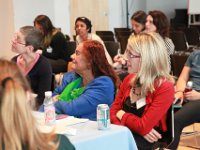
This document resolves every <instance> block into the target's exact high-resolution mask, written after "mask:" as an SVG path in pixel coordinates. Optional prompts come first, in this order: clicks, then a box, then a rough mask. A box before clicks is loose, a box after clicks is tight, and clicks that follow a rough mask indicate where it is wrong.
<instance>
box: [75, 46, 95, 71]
mask: <svg viewBox="0 0 200 150" xmlns="http://www.w3.org/2000/svg"><path fill="white" fill-rule="evenodd" d="M84 50H85V49H84V48H83V44H82V43H80V44H79V45H78V46H77V48H76V50H75V53H74V54H73V55H72V56H71V57H72V69H73V70H74V71H75V72H76V73H78V74H79V75H81V74H82V73H84V71H86V70H89V69H90V68H91V67H90V64H89V62H88V60H87V59H86V57H85V55H84V53H83V51H84Z"/></svg>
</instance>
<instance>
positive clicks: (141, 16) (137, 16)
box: [131, 10, 147, 31]
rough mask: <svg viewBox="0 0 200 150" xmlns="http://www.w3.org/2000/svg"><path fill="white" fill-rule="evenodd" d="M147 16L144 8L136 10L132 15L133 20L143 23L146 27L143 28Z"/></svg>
mask: <svg viewBox="0 0 200 150" xmlns="http://www.w3.org/2000/svg"><path fill="white" fill-rule="evenodd" d="M146 18H147V14H146V13H145V12H144V11H142V10H138V11H136V12H135V13H134V14H133V15H132V16H131V20H135V21H136V22H138V23H140V24H142V25H143V26H144V28H143V29H142V31H143V30H145V23H146Z"/></svg>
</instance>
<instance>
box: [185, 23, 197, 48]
mask: <svg viewBox="0 0 200 150" xmlns="http://www.w3.org/2000/svg"><path fill="white" fill-rule="evenodd" d="M185 35H186V39H187V42H188V44H189V45H191V46H200V45H199V44H200V39H199V36H200V35H199V30H198V29H197V28H195V27H190V28H186V29H185Z"/></svg>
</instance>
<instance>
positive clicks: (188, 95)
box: [184, 90, 200, 101]
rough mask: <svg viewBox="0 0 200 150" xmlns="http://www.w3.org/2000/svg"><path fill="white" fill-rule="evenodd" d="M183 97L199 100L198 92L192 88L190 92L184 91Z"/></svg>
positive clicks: (199, 94)
mask: <svg viewBox="0 0 200 150" xmlns="http://www.w3.org/2000/svg"><path fill="white" fill-rule="evenodd" d="M184 98H185V99H187V100H192V101H194V100H199V99H200V93H199V92H197V91H195V90H192V91H190V92H186V93H184Z"/></svg>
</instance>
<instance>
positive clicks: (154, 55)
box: [127, 32, 174, 96]
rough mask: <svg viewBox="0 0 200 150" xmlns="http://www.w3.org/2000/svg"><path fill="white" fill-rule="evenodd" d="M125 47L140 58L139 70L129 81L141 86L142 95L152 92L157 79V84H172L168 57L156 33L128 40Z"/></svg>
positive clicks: (162, 42) (136, 36)
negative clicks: (167, 81) (165, 81)
mask: <svg viewBox="0 0 200 150" xmlns="http://www.w3.org/2000/svg"><path fill="white" fill-rule="evenodd" d="M127 47H128V48H129V49H130V50H134V51H136V52H137V53H138V54H139V55H140V56H141V58H140V59H141V61H140V66H139V67H140V68H139V71H138V73H137V76H136V78H134V79H133V80H132V81H131V85H132V86H134V85H135V84H136V83H137V82H139V84H140V85H141V91H142V93H141V94H142V95H143V96H145V95H146V94H147V92H148V91H150V92H153V91H154V90H155V88H154V81H155V80H156V79H159V84H161V83H162V81H163V80H161V79H165V80H169V81H172V82H174V79H173V77H172V76H171V75H170V74H169V73H170V66H169V65H170V64H169V61H168V59H169V57H168V54H167V48H166V46H165V43H164V41H163V39H162V37H161V36H160V35H159V34H158V33H155V32H154V33H140V34H139V35H134V36H131V37H130V38H129V39H128V45H127Z"/></svg>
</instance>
